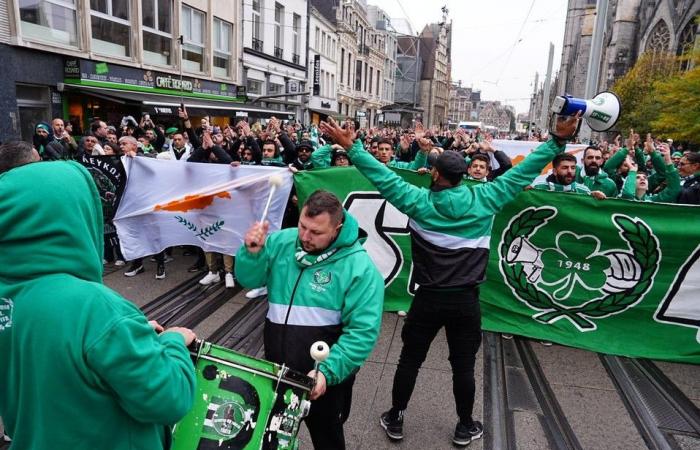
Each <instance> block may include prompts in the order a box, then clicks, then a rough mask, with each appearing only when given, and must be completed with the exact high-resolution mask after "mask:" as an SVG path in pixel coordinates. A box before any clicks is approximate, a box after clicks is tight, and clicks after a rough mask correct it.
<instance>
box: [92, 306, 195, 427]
mask: <svg viewBox="0 0 700 450" xmlns="http://www.w3.org/2000/svg"><path fill="white" fill-rule="evenodd" d="M86 359H87V364H88V365H89V366H90V367H91V368H92V369H93V370H94V371H95V372H96V373H97V374H98V376H99V377H100V379H101V380H103V381H104V382H105V383H106V384H107V385H108V386H109V389H111V390H112V391H114V394H115V396H116V398H117V402H118V403H119V405H120V406H121V407H122V408H123V409H124V411H126V412H127V413H128V414H129V415H130V416H131V417H133V418H134V419H136V420H137V421H139V422H144V423H158V424H164V425H172V424H174V423H176V422H177V421H178V420H180V419H182V418H183V417H184V416H185V414H187V412H188V411H189V410H190V408H191V407H192V404H193V401H194V392H195V372H194V366H193V365H192V360H191V359H190V354H189V351H188V350H187V348H186V347H185V344H184V340H183V338H182V336H181V335H180V334H177V333H162V334H160V335H156V333H155V332H154V331H153V329H152V328H151V326H150V325H149V324H148V322H147V321H146V318H145V317H144V316H143V315H142V314H140V313H137V314H130V315H128V316H124V317H119V318H117V319H116V320H115V321H114V322H113V323H112V324H111V325H110V326H108V328H107V330H106V331H105V332H104V333H103V334H102V335H101V336H100V337H99V338H98V339H97V340H96V341H95V342H94V343H92V344H91V345H90V346H89V347H87V348H86Z"/></svg>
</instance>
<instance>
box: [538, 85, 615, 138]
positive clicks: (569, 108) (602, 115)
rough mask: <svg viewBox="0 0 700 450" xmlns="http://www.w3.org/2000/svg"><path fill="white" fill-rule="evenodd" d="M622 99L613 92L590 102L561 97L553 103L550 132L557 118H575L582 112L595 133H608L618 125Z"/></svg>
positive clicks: (601, 94) (582, 115)
mask: <svg viewBox="0 0 700 450" xmlns="http://www.w3.org/2000/svg"><path fill="white" fill-rule="evenodd" d="M621 109H622V107H621V105H620V99H619V98H618V97H617V95H615V94H613V93H612V92H607V91H605V92H601V93H599V94H598V95H596V96H595V97H593V98H592V99H590V100H585V99H582V98H576V97H572V96H570V95H559V96H557V97H556V98H555V99H554V102H553V103H552V117H551V120H550V127H549V129H550V130H553V129H554V126H553V125H554V123H555V122H554V121H555V120H556V117H557V116H573V115H575V114H576V113H578V112H581V117H583V118H584V119H585V120H586V122H587V123H588V126H589V127H591V130H593V131H598V132H600V131H608V130H609V129H611V128H612V127H614V126H615V124H616V123H617V119H618V118H619V117H620V112H621Z"/></svg>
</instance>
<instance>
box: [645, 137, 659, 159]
mask: <svg viewBox="0 0 700 450" xmlns="http://www.w3.org/2000/svg"><path fill="white" fill-rule="evenodd" d="M654 150H656V149H655V148H654V139H652V138H651V133H647V138H646V139H645V140H644V153H647V154H651V153H654Z"/></svg>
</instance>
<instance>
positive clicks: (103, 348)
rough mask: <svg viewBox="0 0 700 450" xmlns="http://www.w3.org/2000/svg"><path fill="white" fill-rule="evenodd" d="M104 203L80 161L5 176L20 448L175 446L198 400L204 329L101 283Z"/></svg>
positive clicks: (2, 260)
mask: <svg viewBox="0 0 700 450" xmlns="http://www.w3.org/2000/svg"><path fill="white" fill-rule="evenodd" d="M101 211H102V210H101V205H100V199H99V196H98V193H97V189H96V187H95V183H94V181H93V179H92V177H91V175H90V174H89V173H88V171H87V170H86V169H85V168H84V167H82V166H81V165H79V164H78V163H76V162H73V161H58V162H47V163H42V164H23V165H20V166H19V167H14V168H10V169H9V170H8V171H7V172H5V173H3V174H2V175H0V224H1V226H2V230H3V233H2V235H0V355H3V363H2V364H0V416H2V419H3V422H4V426H5V430H6V432H7V434H8V435H9V436H11V437H12V448H17V449H22V450H43V449H56V450H83V449H84V450H92V449H97V448H110V449H114V450H128V449H137V448H138V449H165V448H169V433H170V431H169V430H170V428H169V427H170V426H172V425H174V424H175V423H176V422H177V421H179V420H180V419H182V417H184V416H185V414H186V413H187V412H188V411H189V409H190V408H191V406H192V404H193V401H194V391H195V372H194V367H193V365H192V360H191V358H190V354H189V351H188V350H187V345H188V344H189V343H191V342H192V341H193V339H194V338H195V336H194V334H193V333H192V332H191V331H190V330H187V329H184V328H172V329H169V330H163V329H162V327H160V326H159V325H158V324H156V323H149V322H148V320H147V319H146V317H145V316H144V315H143V313H142V312H141V311H140V310H139V309H138V308H137V307H136V306H135V305H134V304H133V303H132V302H130V301H128V300H126V299H124V298H123V297H121V296H120V295H119V294H118V293H116V292H114V291H113V290H111V289H109V288H107V287H106V286H105V285H104V284H103V282H102V212H101ZM27 255H32V257H31V259H27V257H26V256H27ZM158 332H160V334H157V333H158Z"/></svg>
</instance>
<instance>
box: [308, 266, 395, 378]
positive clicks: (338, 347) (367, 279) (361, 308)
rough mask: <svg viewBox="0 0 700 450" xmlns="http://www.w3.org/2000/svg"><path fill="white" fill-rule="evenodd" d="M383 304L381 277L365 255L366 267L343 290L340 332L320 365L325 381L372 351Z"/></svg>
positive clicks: (345, 373) (347, 372) (343, 372)
mask: <svg viewBox="0 0 700 450" xmlns="http://www.w3.org/2000/svg"><path fill="white" fill-rule="evenodd" d="M365 255H366V254H365ZM383 308H384V280H383V279H382V277H381V275H380V274H379V272H377V269H376V268H374V266H373V264H372V263H371V262H370V261H369V257H367V258H366V270H365V271H364V272H363V273H361V274H358V275H357V276H355V278H354V279H353V282H352V284H351V286H350V288H349V289H348V291H347V292H346V296H345V304H344V308H343V311H342V312H341V320H342V323H343V334H341V336H340V339H338V341H337V342H336V343H335V344H334V345H333V346H332V347H331V349H330V350H331V351H330V353H329V355H328V359H326V360H325V361H324V362H322V363H321V364H320V366H319V370H320V371H321V372H322V373H323V375H325V377H326V381H327V383H328V385H331V386H332V385H335V384H339V383H341V382H343V380H345V379H346V378H347V377H349V376H350V375H352V374H353V373H355V372H356V371H357V370H358V369H359V368H360V367H361V366H362V364H363V363H364V362H365V360H366V359H367V357H368V356H369V355H370V353H372V350H373V349H374V346H375V344H376V343H377V338H378V337H379V330H380V328H381V321H382V310H383Z"/></svg>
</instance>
